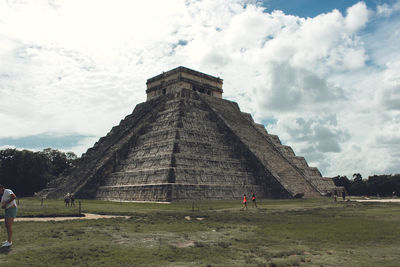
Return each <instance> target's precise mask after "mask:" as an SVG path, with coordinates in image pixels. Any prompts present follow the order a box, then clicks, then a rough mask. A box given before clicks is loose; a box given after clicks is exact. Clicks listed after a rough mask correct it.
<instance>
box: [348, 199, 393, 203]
mask: <svg viewBox="0 0 400 267" xmlns="http://www.w3.org/2000/svg"><path fill="white" fill-rule="evenodd" d="M351 201H357V202H383V203H389V202H392V203H400V199H397V198H396V199H354V200H353V199H352V200H351Z"/></svg>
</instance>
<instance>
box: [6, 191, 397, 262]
mask: <svg viewBox="0 0 400 267" xmlns="http://www.w3.org/2000/svg"><path fill="white" fill-rule="evenodd" d="M78 201H79V200H77V201H76V207H75V208H70V207H64V204H63V202H62V201H60V200H45V202H44V205H43V206H41V203H40V200H38V199H34V198H26V199H20V204H19V210H18V216H19V217H20V216H43V215H49V214H51V215H55V214H60V215H74V214H77V210H78ZM81 204H82V206H81V207H82V211H83V212H89V213H99V214H118V215H128V216H129V219H124V218H114V219H99V220H79V221H78V220H75V221H62V222H54V221H52V222H16V223H15V224H14V231H15V235H14V240H13V243H14V246H13V248H12V249H11V250H10V251H3V252H2V253H0V266H6V265H7V266H10V265H11V266H46V265H47V266H96V267H97V266H207V265H211V266H399V264H400V263H399V261H400V256H399V255H400V238H399V233H400V204H390V203H387V204H384V203H376V204H375V203H366V204H364V203H355V202H337V203H334V202H333V201H332V200H331V199H326V198H323V199H307V200H262V202H260V203H259V208H258V209H255V208H254V209H253V208H250V207H249V210H248V211H240V208H241V204H240V203H239V202H234V201H214V202H196V203H195V204H196V209H195V211H192V203H191V202H187V203H172V204H157V203H119V202H105V201H94V200H81ZM186 216H190V220H188V219H187V218H185V217H186ZM0 233H1V235H2V236H3V239H5V236H6V234H5V230H4V227H2V228H1V232H0Z"/></svg>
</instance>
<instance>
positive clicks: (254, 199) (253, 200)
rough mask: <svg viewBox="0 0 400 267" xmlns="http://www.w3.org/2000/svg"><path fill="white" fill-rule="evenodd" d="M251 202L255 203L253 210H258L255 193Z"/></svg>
mask: <svg viewBox="0 0 400 267" xmlns="http://www.w3.org/2000/svg"><path fill="white" fill-rule="evenodd" d="M251 201H252V203H253V208H254V207H256V208H257V201H256V195H255V194H254V193H253V195H252V196H251Z"/></svg>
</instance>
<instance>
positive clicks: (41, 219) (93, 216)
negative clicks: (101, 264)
mask: <svg viewBox="0 0 400 267" xmlns="http://www.w3.org/2000/svg"><path fill="white" fill-rule="evenodd" d="M84 215H85V216H82V217H33V218H18V217H17V218H15V221H16V222H49V221H67V220H95V219H110V218H125V219H128V218H129V216H119V215H99V214H91V213H84Z"/></svg>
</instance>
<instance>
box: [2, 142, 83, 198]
mask: <svg viewBox="0 0 400 267" xmlns="http://www.w3.org/2000/svg"><path fill="white" fill-rule="evenodd" d="M75 160H76V155H75V154H74V153H72V152H68V153H67V154H65V153H63V152H60V151H58V150H53V149H50V148H48V149H45V150H43V152H33V151H29V150H22V151H20V150H16V149H5V150H0V183H1V184H4V185H6V186H7V187H10V188H12V189H13V191H15V193H16V194H17V195H18V196H32V195H33V194H34V193H35V192H38V191H40V190H42V189H43V188H44V187H45V186H46V184H47V183H48V182H50V181H51V180H53V179H55V178H56V177H57V176H59V175H60V174H61V173H62V172H64V171H65V170H66V169H68V168H70V167H71V166H72V165H73V163H74V161H75Z"/></svg>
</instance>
